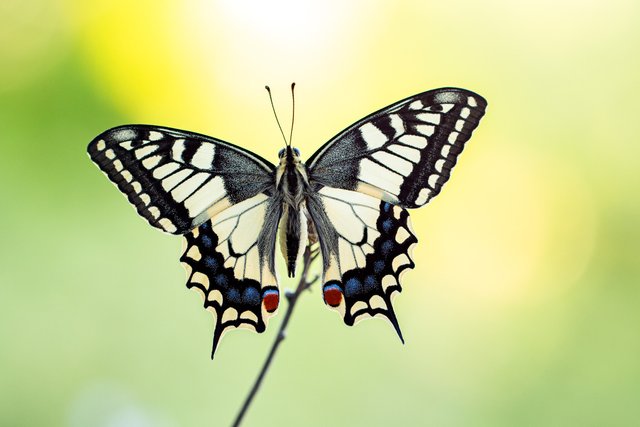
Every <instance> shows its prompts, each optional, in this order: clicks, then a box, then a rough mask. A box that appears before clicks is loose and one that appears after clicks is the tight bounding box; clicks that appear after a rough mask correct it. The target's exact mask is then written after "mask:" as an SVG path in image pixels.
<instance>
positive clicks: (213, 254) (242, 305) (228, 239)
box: [180, 194, 282, 357]
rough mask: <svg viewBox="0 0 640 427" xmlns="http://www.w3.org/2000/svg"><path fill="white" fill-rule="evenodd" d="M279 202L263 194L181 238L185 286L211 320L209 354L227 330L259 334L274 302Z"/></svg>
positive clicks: (276, 290)
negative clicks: (195, 294) (197, 295)
mask: <svg viewBox="0 0 640 427" xmlns="http://www.w3.org/2000/svg"><path fill="white" fill-rule="evenodd" d="M281 206H282V202H281V200H280V199H279V198H277V197H274V198H270V197H268V196H266V195H264V194H259V195H257V196H255V197H252V198H250V199H247V200H245V201H243V202H240V203H238V204H236V205H234V206H233V207H231V208H229V209H226V210H225V211H223V212H221V213H220V214H217V215H215V216H214V217H213V218H211V220H208V221H206V222H204V223H203V224H201V225H200V226H199V227H198V228H196V229H195V230H193V231H191V232H189V233H187V234H186V235H185V236H184V239H185V243H186V244H185V249H184V253H183V255H182V257H181V258H180V261H181V262H182V264H183V266H184V267H185V269H186V270H187V276H188V278H187V287H189V288H191V289H196V290H198V291H200V293H201V294H202V296H203V298H204V307H205V308H206V309H207V310H209V311H211V313H212V314H213V316H214V320H215V326H214V332H213V350H212V353H211V357H213V353H214V352H215V349H216V347H217V345H218V343H219V341H220V339H221V337H222V335H223V334H224V332H226V331H227V330H229V329H234V328H247V329H251V330H253V331H256V332H264V330H265V327H266V323H267V320H268V318H269V317H270V316H272V315H273V314H274V313H275V311H276V309H277V308H278V303H279V295H280V294H279V291H278V283H277V277H276V273H275V268H274V258H273V257H274V248H275V244H276V232H277V224H278V220H279V219H280V215H281V213H282V208H281Z"/></svg>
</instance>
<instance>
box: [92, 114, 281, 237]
mask: <svg viewBox="0 0 640 427" xmlns="http://www.w3.org/2000/svg"><path fill="white" fill-rule="evenodd" d="M88 152H89V155H90V156H91V160H93V161H94V162H95V163H96V164H97V165H98V166H99V167H100V169H102V171H103V172H104V173H105V174H106V175H107V176H108V177H109V179H110V180H111V181H113V182H114V183H115V184H116V185H117V186H118V188H119V189H120V191H122V192H123V193H124V194H125V195H126V196H127V198H128V199H129V201H130V202H131V203H132V204H133V205H134V206H135V208H136V210H137V211H138V213H139V214H140V215H141V216H142V217H144V218H145V219H146V220H147V221H148V222H149V224H151V225H152V226H154V227H157V228H160V229H161V230H163V231H166V232H168V233H173V234H184V233H186V232H188V231H190V230H191V229H193V228H195V227H197V226H198V225H200V224H202V223H203V222H204V221H206V220H207V219H209V218H210V217H211V216H213V215H215V214H216V213H218V212H220V211H222V210H224V209H226V208H228V207H230V206H233V205H234V204H236V203H239V202H241V201H243V200H246V199H248V198H250V197H253V196H255V195H256V194H258V193H261V192H264V191H271V189H272V188H273V185H274V183H273V180H274V175H273V170H274V166H273V165H272V164H270V163H269V162H267V161H266V160H264V159H262V158H261V157H259V156H257V155H256V154H253V153H251V152H249V151H247V150H244V149H242V148H240V147H237V146H235V145H232V144H229V143H227V142H224V141H221V140H218V139H215V138H211V137H208V136H205V135H200V134H196V133H193V132H187V131H181V130H177V129H170V128H164V127H158V126H146V125H127V126H120V127H117V128H113V129H110V130H108V131H106V132H104V133H102V134H101V135H99V136H97V137H96V138H95V139H94V140H93V141H92V142H91V143H90V144H89V147H88Z"/></svg>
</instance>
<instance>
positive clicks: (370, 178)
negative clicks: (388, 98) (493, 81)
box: [307, 88, 487, 208]
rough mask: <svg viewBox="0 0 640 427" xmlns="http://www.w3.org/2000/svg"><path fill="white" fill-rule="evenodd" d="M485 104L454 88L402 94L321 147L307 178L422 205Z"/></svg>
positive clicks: (448, 170) (449, 167) (453, 160)
mask: <svg viewBox="0 0 640 427" xmlns="http://www.w3.org/2000/svg"><path fill="white" fill-rule="evenodd" d="M486 106H487V102H486V101H485V100H484V98H482V97H481V96H480V95H477V94H475V93H473V92H470V91H467V90H464V89H456V88H443V89H435V90H431V91H427V92H423V93H420V94H418V95H414V96H411V97H409V98H406V99H404V100H402V101H399V102H397V103H395V104H392V105H390V106H388V107H385V108H383V109H381V110H379V111H377V112H375V113H373V114H371V115H369V116H368V117H366V118H364V119H362V120H360V121H359V122H357V123H355V124H353V125H352V126H350V127H348V128H347V129H345V130H343V131H342V132H340V133H339V134H338V135H336V136H335V137H333V138H332V139H331V140H330V141H329V142H327V143H326V144H325V145H324V146H322V147H321V148H320V149H319V150H318V151H317V152H316V153H315V154H314V155H313V156H311V158H310V159H309V161H308V162H307V165H308V168H309V176H310V180H311V181H312V182H314V183H315V184H316V185H318V186H329V187H335V188H343V189H346V190H354V191H359V192H362V193H366V194H370V195H372V196H374V197H378V198H380V199H383V200H385V201H388V202H391V203H394V204H398V205H400V206H402V207H405V208H416V207H419V206H423V205H424V204H426V203H427V202H428V201H429V200H431V199H432V198H433V197H435V196H436V195H437V194H438V193H439V192H440V190H441V189H442V186H443V185H444V183H445V182H447V180H448V179H449V175H450V174H451V170H452V168H453V167H454V166H455V164H456V161H457V158H458V155H459V154H460V153H461V152H462V149H463V148H464V144H465V142H467V141H468V140H469V138H470V137H471V133H472V132H473V130H474V129H475V128H476V127H477V126H478V123H479V122H480V119H481V118H482V116H483V115H484V111H485V108H486Z"/></svg>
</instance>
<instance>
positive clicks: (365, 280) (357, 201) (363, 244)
mask: <svg viewBox="0 0 640 427" xmlns="http://www.w3.org/2000/svg"><path fill="white" fill-rule="evenodd" d="M308 209H309V213H310V215H311V217H312V218H313V221H314V224H315V226H316V230H317V233H318V238H319V241H320V247H321V250H322V256H323V264H324V274H323V296H324V301H325V303H326V304H327V305H328V306H330V307H331V308H334V309H336V310H338V312H340V314H341V315H342V317H343V319H344V322H345V323H346V324H347V325H349V326H351V325H353V324H355V323H356V322H358V321H359V320H361V319H364V318H367V317H372V316H376V315H380V316H383V317H385V318H387V319H388V320H389V321H390V322H391V323H392V325H393V326H394V328H395V330H396V332H397V333H398V336H399V337H400V339H401V340H402V333H401V332H400V327H399V325H398V320H397V318H396V315H395V313H394V311H393V306H392V304H391V300H392V297H393V296H394V294H395V293H396V292H400V291H401V290H402V288H401V286H400V277H401V275H402V273H403V272H404V271H406V270H407V269H410V268H413V267H414V263H413V261H412V259H411V252H412V250H413V246H414V245H415V243H416V242H417V241H418V240H417V238H416V237H415V235H414V234H413V231H412V229H411V224H410V222H409V213H408V212H407V211H406V210H405V209H403V208H401V207H399V206H394V205H392V204H390V203H388V202H384V201H380V200H379V199H376V198H374V197H371V196H368V195H366V194H362V193H357V192H353V191H348V190H342V189H336V188H329V187H324V188H322V189H321V190H320V191H319V192H318V195H317V196H316V197H314V198H312V199H311V200H310V201H309V203H308ZM403 342H404V341H403Z"/></svg>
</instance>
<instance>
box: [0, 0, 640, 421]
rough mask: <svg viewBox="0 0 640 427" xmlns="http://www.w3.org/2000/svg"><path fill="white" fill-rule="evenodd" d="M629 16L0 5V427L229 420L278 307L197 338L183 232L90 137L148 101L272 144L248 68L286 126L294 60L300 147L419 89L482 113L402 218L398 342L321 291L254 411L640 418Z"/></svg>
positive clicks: (638, 236) (225, 4) (599, 7)
mask: <svg viewBox="0 0 640 427" xmlns="http://www.w3.org/2000/svg"><path fill="white" fill-rule="evenodd" d="M639 18H640V3H638V2H637V1H635V0H609V1H606V2H605V1H596V0H582V1H578V0H565V1H556V0H554V1H551V0H536V1H506V0H487V1H482V2H478V1H475V0H459V1H413V2H412V1H397V2H391V1H381V0H373V1H351V2H345V1H337V0H332V1H328V0H323V1H314V2H304V1H294V0H273V1H249V0H228V1H214V0H182V1H177V0H176V1H150V0H140V1H125V0H112V1H94V2H86V1H82V0H60V1H53V0H30V1H28V2H27V1H25V2H21V1H18V0H8V1H7V0H4V1H1V2H0V144H1V152H0V189H1V200H2V202H1V208H0V236H1V240H2V245H1V246H0V424H1V425H6V426H45V425H46V426H57V425H60V426H74V427H75V426H109V427H112V426H204V425H212V426H219V425H220V426H225V425H229V424H230V422H231V420H232V419H233V416H234V414H235V413H236V411H237V409H238V408H239V406H240V404H241V402H242V400H243V398H244V396H245V395H246V393H247V391H248V389H249V386H250V384H251V382H252V381H253V378H254V377H255V375H256V373H257V371H258V368H259V366H260V364H261V363H262V360H263V358H264V357H265V355H266V352H267V349H268V346H269V345H270V343H271V341H272V340H273V338H274V332H275V330H276V329H277V327H278V324H279V322H280V320H281V317H282V316H279V317H276V318H274V319H272V322H271V325H270V328H269V329H268V331H267V333H265V334H262V335H257V334H252V333H249V332H246V331H240V332H232V333H229V334H228V335H227V336H226V337H225V339H224V341H223V342H222V344H221V346H220V348H219V350H218V353H217V356H216V360H215V361H213V362H212V361H211V360H209V351H210V336H211V330H212V321H211V318H210V315H209V313H207V312H206V311H204V310H202V308H201V302H200V296H199V295H197V294H196V293H195V292H191V291H188V290H187V289H186V288H185V286H184V282H185V277H184V273H183V270H182V268H181V266H180V264H179V262H178V257H179V255H180V245H181V242H180V239H179V238H176V237H171V236H167V235H163V234H161V233H159V232H157V231H156V230H153V229H151V228H150V227H148V226H147V225H146V224H145V222H144V221H142V220H141V219H139V218H138V217H137V215H135V213H134V211H133V210H132V209H131V208H130V207H128V204H127V203H126V201H125V199H124V198H123V197H122V196H121V195H120V194H119V192H118V191H117V190H116V189H115V188H114V187H113V186H112V185H111V184H110V183H109V182H108V180H107V179H106V178H105V177H104V176H103V175H102V174H101V173H100V172H99V171H98V169H97V168H96V167H95V166H94V165H93V164H92V163H91V162H90V161H89V159H88V157H87V155H86V152H85V150H86V145H87V143H88V142H89V141H90V140H91V139H92V138H93V137H94V136H95V135H97V134H98V133H100V132H101V131H103V130H105V129H107V128H109V127H111V126H114V125H118V124H123V123H154V124H163V125H167V126H173V127H178V128H184V129H190V130H193V131H197V132H202V133H206V134H211V135H215V136H217V137H219V138H222V139H226V140H229V141H232V142H234V143H236V144H239V145H242V146H244V147H247V148H249V149H251V150H254V151H255V152H257V153H259V154H260V155H262V156H264V157H265V158H268V159H275V156H276V153H277V151H278V150H279V149H280V148H281V145H282V142H281V139H280V135H279V133H278V131H277V128H276V126H275V122H274V120H273V116H272V113H271V109H270V107H269V104H268V101H267V96H266V93H265V91H264V89H263V86H264V85H265V84H270V85H271V86H272V88H273V91H274V94H275V98H276V100H275V101H276V107H277V108H278V109H279V111H280V115H281V119H282V121H283V122H284V125H285V127H287V126H288V123H289V111H290V110H289V109H290V98H289V92H288V86H289V84H290V82H292V81H295V82H297V85H298V86H297V89H298V91H297V96H298V98H297V118H296V128H295V132H294V142H295V145H297V146H298V147H299V148H300V149H301V150H302V152H303V155H304V154H306V155H310V154H311V153H312V152H313V151H314V150H315V149H316V148H317V147H319V146H320V145H321V144H322V143H324V141H326V140H327V139H328V138H330V137H331V136H333V135H334V134H335V133H337V132H338V131H339V130H341V129H342V128H344V127H345V126H346V125H348V124H350V123H352V122H354V121H355V120H357V119H359V118H360V117H362V116H364V115H365V114H368V113H370V112H372V111H374V110H375V109H378V108H380V107H382V106H384V105H387V104H389V103H391V102H394V101H396V100H398V99H401V98H403V97H406V96H408V95H411V94H414V93H417V92H421V91H424V90H427V89H431V88H436V87H440V86H460V87H464V88H468V89H471V90H474V91H476V92H478V93H480V94H481V95H483V96H484V97H485V98H487V100H488V101H489V108H488V111H487V115H486V117H485V119H484V120H483V122H482V123H481V125H480V127H479V129H478V130H477V132H476V133H475V135H474V137H473V139H472V140H471V141H470V142H469V143H468V145H467V148H466V150H465V152H464V153H463V155H462V157H461V159H460V162H459V164H458V167H457V168H456V170H455V172H454V174H453V176H452V179H451V180H450V182H449V183H448V185H447V186H446V187H445V190H444V191H443V193H442V194H441V195H440V196H439V197H438V198H437V199H435V200H434V201H433V202H432V203H431V204H430V206H428V207H427V208H424V209H420V210H417V211H413V213H412V218H413V224H414V228H415V230H416V233H417V235H418V237H419V239H420V243H419V245H418V247H417V249H416V251H415V257H416V262H417V267H416V269H415V270H413V271H411V272H409V273H408V274H407V275H405V283H404V285H405V286H404V289H405V290H404V292H403V293H402V294H401V295H400V296H399V297H398V298H397V299H396V300H395V301H396V310H397V313H398V317H399V320H400V323H401V326H402V328H403V332H404V336H405V338H406V340H407V344H406V345H404V346H402V345H401V344H400V343H399V342H398V339H397V338H396V336H395V333H394V331H393V329H392V328H391V327H390V326H389V325H388V324H386V323H385V322H383V321H381V320H369V321H366V322H363V323H361V324H359V325H358V326H356V327H354V328H347V327H346V326H344V325H343V324H342V322H341V320H340V319H339V318H338V316H336V314H335V313H334V312H333V311H330V310H327V309H326V308H325V307H324V306H323V303H322V299H321V294H320V291H319V289H318V288H315V289H313V291H312V292H310V293H308V294H305V295H304V296H303V298H302V299H301V301H300V303H299V305H298V306H297V308H296V311H295V312H294V317H293V319H292V322H291V326H290V330H289V333H288V336H287V340H286V341H285V342H284V344H283V346H282V347H281V350H280V353H279V354H278V355H277V357H276V360H275V362H274V364H273V366H272V369H271V371H270V372H269V374H268V377H267V378H266V381H265V383H264V385H263V387H262V389H261V390H260V393H259V395H258V397H257V399H256V401H255V404H254V406H253V407H252V408H251V409H250V412H249V414H248V416H247V418H246V425H247V426H287V425H305V426H325V425H335V426H387V425H398V426H399V425H402V426H404V425H407V426H408V425H416V426H632V425H640V336H639V332H638V326H639V325H640V290H639V287H638V284H639V281H640V262H639V261H640V257H639V253H640V227H639V226H638V222H639V219H640V199H639V197H638V196H639V191H638V190H639V188H638V187H639V185H638V184H639V183H640V163H639V161H638V158H639V157H640V144H638V131H639V130H640V129H639V124H638V123H639V120H638V112H639V107H638V106H639V105H640V104H639V100H640V78H639V76H640V55H639V52H640V43H639V42H640V19H639ZM282 285H283V287H284V288H287V287H291V286H293V282H291V281H289V280H285V281H284V283H282ZM281 313H282V312H281Z"/></svg>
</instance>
